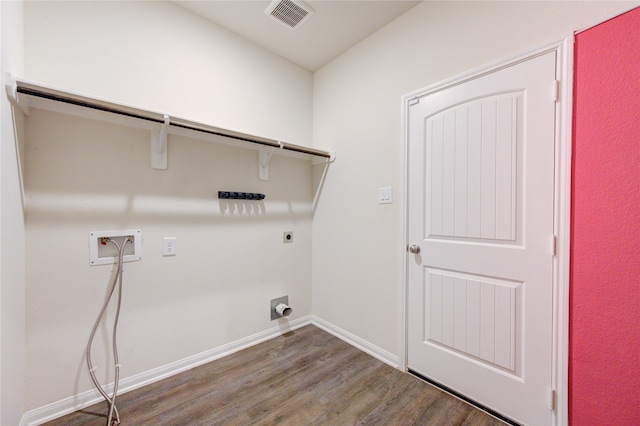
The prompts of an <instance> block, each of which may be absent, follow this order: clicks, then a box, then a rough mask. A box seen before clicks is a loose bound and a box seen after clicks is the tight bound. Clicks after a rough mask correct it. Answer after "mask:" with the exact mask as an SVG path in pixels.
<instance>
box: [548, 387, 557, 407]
mask: <svg viewBox="0 0 640 426" xmlns="http://www.w3.org/2000/svg"><path fill="white" fill-rule="evenodd" d="M557 401H558V393H557V392H556V390H555V389H554V388H551V393H550V395H549V408H551V411H556V404H557Z"/></svg>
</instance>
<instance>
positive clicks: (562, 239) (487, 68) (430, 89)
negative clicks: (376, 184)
mask: <svg viewBox="0 0 640 426" xmlns="http://www.w3.org/2000/svg"><path fill="white" fill-rule="evenodd" d="M573 42H574V36H573V33H570V34H567V35H565V36H563V37H561V38H557V39H554V40H552V41H549V42H546V43H543V44H540V45H538V46H535V47H533V48H531V49H527V50H526V51H523V52H519V53H517V54H514V55H510V56H507V57H504V58H502V59H500V60H497V61H495V62H491V63H489V64H486V65H483V66H481V67H478V68H475V69H473V70H470V71H468V72H465V73H462V74H459V75H457V76H454V77H451V78H449V79H446V80H443V81H440V82H438V83H435V84H432V85H430V86H427V87H424V88H422V89H419V90H416V91H413V92H410V93H408V94H406V95H404V96H402V126H403V141H404V143H403V148H404V153H403V161H404V163H403V165H404V169H403V170H404V172H403V182H402V184H403V193H404V200H405V201H404V205H403V230H404V235H403V252H404V256H403V277H402V282H403V286H402V299H401V300H402V306H401V314H402V320H401V325H402V330H401V334H400V335H401V336H402V337H401V339H402V342H401V345H400V351H401V353H400V365H399V368H400V369H401V370H403V371H407V353H408V350H407V345H408V339H407V330H408V318H407V315H408V307H407V304H408V285H409V282H408V274H407V268H408V265H409V263H408V262H409V258H408V255H407V250H406V247H407V246H408V244H410V241H408V231H409V229H408V225H409V218H408V214H409V209H408V203H409V200H408V170H409V168H408V164H409V163H408V161H409V158H408V154H409V107H410V105H411V102H412V101H413V100H415V99H416V98H421V97H424V96H428V95H430V94H433V93H436V92H439V91H441V90H444V89H446V88H448V87H451V86H454V85H458V84H461V83H464V82H465V81H468V80H471V79H474V78H477V77H480V76H482V75H485V74H489V73H492V72H495V71H498V70H500V69H502V68H505V67H508V66H511V65H514V64H516V63H519V62H523V61H526V60H528V59H532V58H534V57H536V56H540V55H542V54H545V53H549V52H556V55H557V62H556V78H557V80H559V81H560V84H559V87H558V88H557V99H558V101H557V104H556V105H557V107H556V116H555V118H556V129H555V139H556V144H555V159H554V168H555V172H554V173H555V176H554V212H553V217H554V235H555V236H556V238H555V242H552V241H550V242H549V244H550V245H551V244H555V253H556V255H555V256H554V258H553V283H552V286H553V290H552V291H553V306H552V315H553V319H552V326H553V342H552V352H553V359H552V367H551V368H552V378H551V384H552V386H553V390H554V391H555V392H550V395H549V405H550V406H552V407H554V410H553V424H554V425H563V424H568V423H569V266H570V265H569V259H570V257H569V255H570V247H571V245H570V244H571V227H570V219H571V150H572V145H571V144H572V114H573ZM549 90H550V91H551V90H553V88H550V89H549Z"/></svg>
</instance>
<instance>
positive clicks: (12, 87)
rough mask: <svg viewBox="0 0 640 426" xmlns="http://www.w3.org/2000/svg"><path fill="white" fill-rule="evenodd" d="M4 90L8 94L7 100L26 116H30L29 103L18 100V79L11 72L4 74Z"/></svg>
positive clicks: (24, 100)
mask: <svg viewBox="0 0 640 426" xmlns="http://www.w3.org/2000/svg"><path fill="white" fill-rule="evenodd" d="M4 81H5V84H4V88H5V90H6V92H7V99H8V100H9V103H10V104H11V105H12V106H13V107H14V108H18V109H19V110H20V111H22V113H23V114H24V115H29V101H28V100H26V99H23V102H20V100H19V99H18V83H17V82H16V79H15V78H14V77H13V75H12V74H11V73H10V72H5V73H4Z"/></svg>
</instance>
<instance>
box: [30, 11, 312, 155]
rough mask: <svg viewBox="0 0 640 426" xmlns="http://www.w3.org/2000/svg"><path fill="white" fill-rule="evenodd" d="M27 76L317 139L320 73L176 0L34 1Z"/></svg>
mask: <svg viewBox="0 0 640 426" xmlns="http://www.w3.org/2000/svg"><path fill="white" fill-rule="evenodd" d="M25 14H26V20H25V49H26V56H25V71H26V75H25V76H24V77H26V78H28V79H31V80H34V81H37V82H40V83H45V84H49V85H52V86H58V87H60V88H63V89H67V90H69V91H76V92H79V93H82V94H86V95H92V96H95V97H99V98H105V99H108V100H115V101H118V102H121V103H125V104H129V105H133V106H139V107H143V108H149V109H153V110H157V111H159V112H163V113H169V114H170V115H174V116H179V117H183V118H188V119H191V120H194V121H200V122H203V123H207V124H211V125H218V126H220V127H225V128H228V129H235V130H239V131H243V132H245V133H251V134H256V135H263V136H267V137H271V138H274V139H278V140H283V141H288V142H293V143H300V144H309V143H310V139H311V118H312V114H311V95H312V83H311V82H312V76H311V74H310V73H309V72H308V71H307V70H305V69H303V68H300V67H297V66H295V65H293V64H292V63H291V62H289V61H286V60H284V59H282V58H280V57H278V56H276V55H274V54H272V53H270V52H267V51H265V50H264V49H262V48H260V47H258V46H256V45H254V44H251V43H248V42H247V41H246V40H244V39H242V38H240V37H239V36H237V35H235V34H233V33H231V32H229V31H227V30H224V29H222V28H221V27H218V26H216V25H214V24H212V23H211V22H210V21H207V20H205V19H203V18H200V17H198V16H196V15H194V14H192V13H191V12H189V11H187V10H185V9H183V8H181V7H180V6H178V5H176V4H174V3H171V2H167V1H118V2H112V1H102V2H101V1H97V2H94V1H88V2H78V1H28V2H26V3H25Z"/></svg>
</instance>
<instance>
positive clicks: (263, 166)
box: [258, 149, 273, 180]
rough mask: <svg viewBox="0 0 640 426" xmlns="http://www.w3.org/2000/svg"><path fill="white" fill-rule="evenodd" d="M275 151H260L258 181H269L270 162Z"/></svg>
mask: <svg viewBox="0 0 640 426" xmlns="http://www.w3.org/2000/svg"><path fill="white" fill-rule="evenodd" d="M272 155H273V151H270V150H269V151H267V150H265V149H261V150H259V151H258V179H260V180H269V162H270V161H271V156H272Z"/></svg>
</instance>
